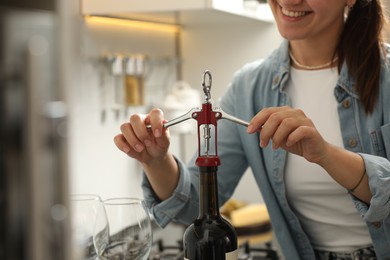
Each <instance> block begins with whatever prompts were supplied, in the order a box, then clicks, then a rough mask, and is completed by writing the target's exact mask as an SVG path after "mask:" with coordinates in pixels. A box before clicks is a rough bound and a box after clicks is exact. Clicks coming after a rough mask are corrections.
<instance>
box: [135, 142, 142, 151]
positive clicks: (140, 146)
mask: <svg viewBox="0 0 390 260" xmlns="http://www.w3.org/2000/svg"><path fill="white" fill-rule="evenodd" d="M134 149H135V150H136V151H137V152H141V151H142V150H143V147H142V145H140V144H136V145H135V147H134Z"/></svg>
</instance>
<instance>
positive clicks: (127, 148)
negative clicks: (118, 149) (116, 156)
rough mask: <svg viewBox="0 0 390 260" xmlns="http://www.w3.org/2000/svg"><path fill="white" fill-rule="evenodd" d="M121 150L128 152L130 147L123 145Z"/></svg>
mask: <svg viewBox="0 0 390 260" xmlns="http://www.w3.org/2000/svg"><path fill="white" fill-rule="evenodd" d="M122 151H123V152H124V153H128V152H130V148H129V147H127V146H125V147H123V148H122Z"/></svg>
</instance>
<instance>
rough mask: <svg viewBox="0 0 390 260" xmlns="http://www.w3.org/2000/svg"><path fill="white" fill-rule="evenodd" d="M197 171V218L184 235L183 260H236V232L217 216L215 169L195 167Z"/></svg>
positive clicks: (218, 214) (219, 215) (214, 167)
mask: <svg viewBox="0 0 390 260" xmlns="http://www.w3.org/2000/svg"><path fill="white" fill-rule="evenodd" d="M199 171H200V198H199V216H198V218H197V219H196V220H195V221H194V222H193V223H192V224H191V225H190V226H189V227H188V228H187V229H186V231H185V233H184V238H183V241H184V259H189V260H205V259H207V260H236V259H237V235H236V232H235V230H234V227H233V226H232V225H231V224H230V223H229V222H228V221H227V220H225V219H224V218H223V217H222V216H221V214H220V213H219V205H218V188H217V167H216V166H211V167H209V166H207V167H199Z"/></svg>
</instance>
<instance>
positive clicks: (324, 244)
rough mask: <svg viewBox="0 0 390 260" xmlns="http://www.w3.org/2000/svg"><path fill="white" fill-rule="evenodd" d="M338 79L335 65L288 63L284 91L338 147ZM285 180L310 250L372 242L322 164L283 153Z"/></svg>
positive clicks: (347, 247)
mask: <svg viewBox="0 0 390 260" xmlns="http://www.w3.org/2000/svg"><path fill="white" fill-rule="evenodd" d="M337 78H338V72H337V69H323V70H298V69H295V68H291V78H290V80H289V82H288V86H287V89H286V91H287V93H288V94H289V96H290V98H291V101H292V106H293V107H295V108H300V109H302V110H303V111H304V113H305V114H306V115H307V116H308V117H309V118H310V119H311V120H312V121H313V123H314V125H315V126H316V128H317V130H318V131H319V132H320V133H321V135H322V136H323V138H324V139H325V140H326V141H327V142H329V143H332V144H334V145H336V146H340V147H342V146H343V142H342V137H341V132H340V123H339V117H338V113H337V101H336V99H335V96H334V93H333V91H334V87H335V86H336V82H337ZM285 181H286V192H287V198H288V201H289V203H290V205H291V207H292V209H293V210H294V211H295V212H296V213H297V215H298V217H299V219H300V221H301V223H302V226H303V228H304V230H305V232H306V233H307V235H308V236H309V239H310V241H311V243H312V245H313V247H314V248H315V249H320V250H327V251H334V252H341V251H351V250H353V249H356V248H359V247H365V246H367V245H370V244H371V243H372V242H371V237H370V235H369V233H368V228H367V226H366V224H365V222H364V221H363V219H362V218H361V217H360V215H359V213H358V211H357V210H356V208H355V206H354V204H353V202H352V200H351V198H350V195H349V194H348V193H347V191H346V189H345V188H343V187H342V186H341V185H339V184H338V183H337V182H336V181H334V180H333V179H332V178H331V177H330V176H329V175H328V173H327V172H326V171H325V170H324V169H323V168H322V167H320V166H319V165H317V164H314V163H310V162H308V161H306V160H305V159H304V158H303V157H300V156H297V155H294V154H288V156H287V165H286V169H285Z"/></svg>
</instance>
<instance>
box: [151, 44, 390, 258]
mask: <svg viewBox="0 0 390 260" xmlns="http://www.w3.org/2000/svg"><path fill="white" fill-rule="evenodd" d="M289 64H290V59H289V55H288V42H287V41H284V42H283V43H282V44H281V46H280V47H279V48H278V49H276V50H275V51H274V52H273V53H272V54H271V55H270V56H269V57H268V58H267V59H265V60H262V61H256V62H252V63H250V64H247V65H245V66H244V67H243V68H242V69H241V70H239V71H238V72H237V73H236V74H235V76H234V78H233V81H232V82H231V84H230V86H229V88H228V89H227V92H226V94H225V95H224V96H223V97H222V98H221V101H220V106H221V108H222V109H223V110H224V111H225V112H227V113H229V114H231V115H234V116H236V117H238V118H242V119H244V120H247V121H249V120H251V118H252V117H253V116H254V115H255V114H256V113H257V112H258V111H260V110H261V109H262V108H264V107H274V106H285V105H290V101H289V97H288V96H287V94H286V92H285V91H284V88H285V87H286V85H287V84H286V83H287V81H288V78H289V71H290V65H289ZM383 64H384V65H383V69H382V74H381V82H380V97H379V100H378V102H377V105H376V107H375V110H374V112H373V113H372V114H371V115H366V114H365V112H364V109H363V107H362V105H361V103H360V101H359V97H358V95H357V93H356V92H355V90H354V80H353V79H351V78H350V76H349V75H348V73H347V68H346V65H344V66H343V68H342V70H341V72H340V77H339V79H338V82H337V85H336V86H335V89H334V95H335V98H336V99H337V101H338V113H339V118H340V125H341V132H342V138H343V142H344V147H345V149H348V150H350V151H353V152H356V153H359V154H360V155H361V156H362V157H363V159H364V162H365V166H366V172H367V175H368V180H369V186H370V189H371V192H372V199H371V201H370V204H369V205H367V204H365V203H364V202H362V201H359V200H358V199H357V198H355V197H353V196H351V199H352V200H353V201H354V203H355V205H356V208H357V210H358V211H357V212H359V213H360V215H361V216H362V218H363V219H364V220H365V221H366V223H367V226H368V228H369V231H370V234H371V237H372V240H373V242H374V247H375V251H376V254H377V256H378V258H379V259H390V217H389V212H390V161H389V158H390V71H389V68H388V67H387V65H385V62H384V63H383ZM218 152H219V157H220V160H221V165H220V166H219V169H218V189H219V202H220V204H221V205H222V204H223V203H224V202H226V201H227V200H228V199H229V198H230V197H231V195H232V193H233V191H234V189H235V187H236V186H237V184H238V182H239V180H240V178H241V177H242V175H243V173H244V172H245V170H246V169H247V168H248V167H251V169H252V172H253V174H254V177H255V180H256V182H257V184H258V186H259V188H260V191H261V193H262V196H263V199H264V201H265V202H266V204H267V208H268V211H269V214H270V218H271V222H272V226H273V230H274V232H275V235H276V237H277V240H278V242H279V244H280V246H281V249H282V251H283V254H284V255H285V256H286V258H287V259H315V257H314V253H313V248H312V246H311V245H310V241H309V239H308V237H307V236H306V234H305V232H304V231H303V229H302V226H301V225H300V222H299V220H298V218H297V216H296V215H295V214H294V212H293V211H292V210H291V208H290V206H289V204H288V202H287V199H286V191H285V183H284V167H285V162H286V152H285V151H284V150H283V149H278V150H272V148H271V145H269V146H267V147H266V148H264V149H261V148H260V147H259V136H258V134H251V135H249V134H247V133H246V128H245V127H243V126H241V125H237V124H234V123H231V122H230V121H226V120H219V121H218ZM194 159H195V157H194V158H193V160H192V161H191V162H190V163H189V164H188V165H186V164H184V163H183V162H181V161H180V160H179V159H176V160H177V162H178V165H179V169H180V179H179V182H178V185H177V188H176V190H175V191H174V193H173V195H172V196H171V197H170V198H169V199H167V200H165V201H162V202H161V201H158V200H157V199H156V197H155V196H154V194H153V191H152V189H151V187H150V185H149V183H148V181H147V179H146V178H144V180H143V191H144V196H145V200H146V203H147V205H148V207H149V208H150V209H151V211H152V213H153V215H154V217H155V219H156V221H157V222H158V223H159V224H160V225H161V226H162V227H164V226H165V225H167V224H168V223H169V222H170V221H177V222H181V223H185V224H189V223H190V222H191V221H192V220H194V219H195V218H196V217H197V215H198V192H199V187H198V178H199V173H198V168H197V167H196V166H195V163H194ZM359 213H358V214H359Z"/></svg>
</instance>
